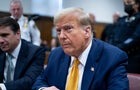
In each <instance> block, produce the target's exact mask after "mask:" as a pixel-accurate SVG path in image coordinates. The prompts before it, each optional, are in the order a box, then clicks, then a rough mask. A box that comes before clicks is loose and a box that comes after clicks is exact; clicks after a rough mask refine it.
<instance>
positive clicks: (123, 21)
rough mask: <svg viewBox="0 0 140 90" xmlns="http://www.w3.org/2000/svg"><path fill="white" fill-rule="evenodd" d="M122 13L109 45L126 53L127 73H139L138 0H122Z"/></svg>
mask: <svg viewBox="0 0 140 90" xmlns="http://www.w3.org/2000/svg"><path fill="white" fill-rule="evenodd" d="M124 11H125V12H126V13H127V15H126V16H123V17H121V18H119V19H118V21H117V23H116V26H115V27H114V29H113V30H112V34H113V35H112V38H111V39H112V40H111V42H109V43H110V44H112V45H115V46H117V47H119V48H120V49H122V50H124V51H125V52H127V54H128V56H129V58H128V67H127V70H128V72H129V73H140V0H124Z"/></svg>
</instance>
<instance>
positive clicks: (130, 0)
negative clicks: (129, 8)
mask: <svg viewBox="0 0 140 90" xmlns="http://www.w3.org/2000/svg"><path fill="white" fill-rule="evenodd" d="M124 3H125V5H133V4H135V1H134V0H124Z"/></svg>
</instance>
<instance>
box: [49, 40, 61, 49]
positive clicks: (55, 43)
mask: <svg viewBox="0 0 140 90" xmlns="http://www.w3.org/2000/svg"><path fill="white" fill-rule="evenodd" d="M58 46H59V42H58V39H57V38H52V40H51V50H50V51H52V50H54V49H55V48H56V47H58Z"/></svg>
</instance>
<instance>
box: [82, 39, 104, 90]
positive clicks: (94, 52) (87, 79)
mask: <svg viewBox="0 0 140 90" xmlns="http://www.w3.org/2000/svg"><path fill="white" fill-rule="evenodd" d="M102 48H103V44H99V41H97V40H96V39H93V42H92V46H91V50H90V52H89V55H88V58H87V62H86V66H85V70H84V73H83V78H82V85H81V86H82V87H81V90H89V88H90V84H91V82H92V81H93V80H94V75H95V73H96V70H97V66H98V59H99V57H100V55H101V51H102Z"/></svg>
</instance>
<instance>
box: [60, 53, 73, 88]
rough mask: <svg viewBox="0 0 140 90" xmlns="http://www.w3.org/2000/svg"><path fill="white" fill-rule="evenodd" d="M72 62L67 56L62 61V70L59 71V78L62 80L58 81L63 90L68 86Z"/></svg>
mask: <svg viewBox="0 0 140 90" xmlns="http://www.w3.org/2000/svg"><path fill="white" fill-rule="evenodd" d="M64 60H65V61H64ZM70 61H71V59H70V56H67V55H65V56H64V58H63V59H62V61H61V65H60V67H61V68H60V69H59V73H58V77H60V78H58V80H57V84H58V86H59V87H60V88H61V90H65V84H66V79H67V74H68V68H69V64H70Z"/></svg>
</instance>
